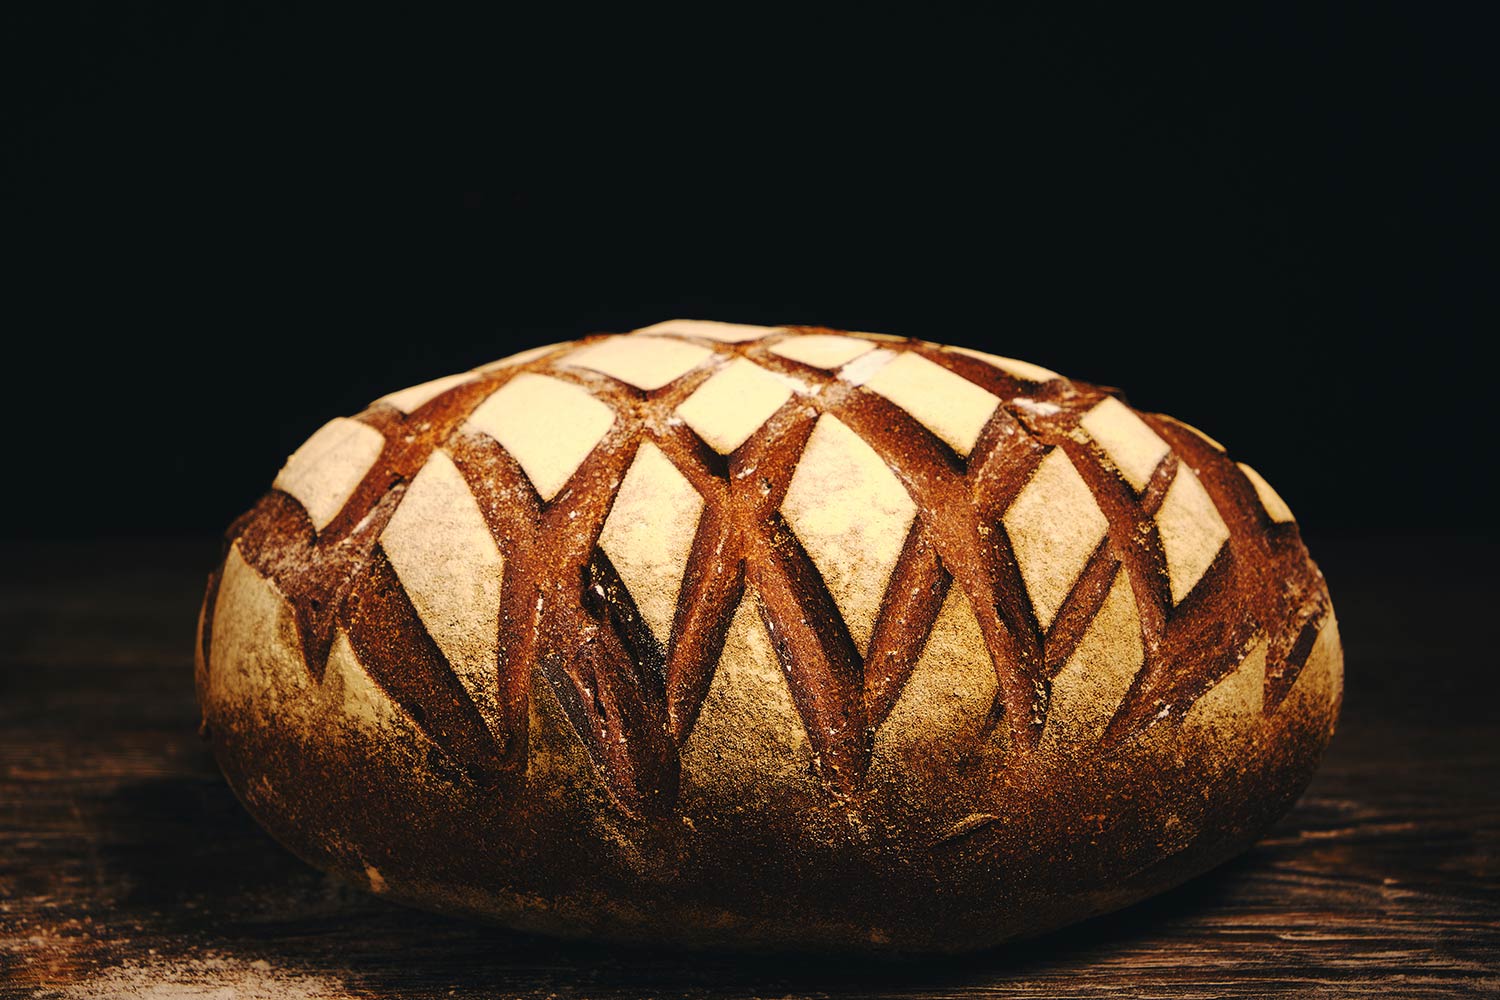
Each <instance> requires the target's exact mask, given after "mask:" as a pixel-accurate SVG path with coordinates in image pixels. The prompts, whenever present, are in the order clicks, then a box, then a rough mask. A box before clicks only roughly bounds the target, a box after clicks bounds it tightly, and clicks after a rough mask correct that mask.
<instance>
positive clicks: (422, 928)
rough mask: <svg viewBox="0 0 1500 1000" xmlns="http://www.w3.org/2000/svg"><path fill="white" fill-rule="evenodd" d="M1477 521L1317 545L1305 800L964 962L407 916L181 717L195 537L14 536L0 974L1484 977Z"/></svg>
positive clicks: (350, 987) (41, 981) (540, 987)
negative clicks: (1235, 842)
mask: <svg viewBox="0 0 1500 1000" xmlns="http://www.w3.org/2000/svg"><path fill="white" fill-rule="evenodd" d="M1496 549H1497V546H1496V545H1495V544H1493V543H1490V542H1480V541H1476V540H1446V541H1443V542H1433V541H1421V540H1402V539H1384V540H1380V541H1379V542H1364V541H1360V542H1354V541H1350V542H1345V543H1329V544H1326V545H1323V546H1318V547H1316V548H1315V551H1317V552H1318V553H1319V554H1320V555H1321V556H1322V558H1323V563H1324V567H1325V569H1326V571H1327V572H1328V575H1329V578H1330V582H1331V585H1332V587H1333V593H1334V598H1335V602H1336V603H1337V605H1338V608H1339V613H1340V620H1341V623H1342V626H1343V631H1344V635H1345V639H1346V642H1347V644H1348V650H1349V695H1348V698H1347V701H1346V708H1345V715H1344V720H1343V723H1342V726H1341V730H1340V732H1339V735H1338V737H1337V738H1336V740H1335V742H1334V745H1333V748H1332V750H1331V751H1330V754H1329V757H1328V760H1327V761H1326V762H1325V765H1324V767H1323V769H1322V770H1321V772H1320V773H1319V775H1318V777H1317V779H1316V780H1315V782H1314V784H1313V786H1312V788H1311V789H1310V790H1309V792H1308V794H1307V795H1306V796H1305V797H1304V798H1303V800H1302V801H1301V803H1299V805H1298V806H1297V807H1296V809H1295V810H1294V811H1293V812H1292V813H1291V815H1289V816H1288V817H1287V818H1286V819H1285V820H1284V821H1283V822H1282V823H1280V824H1279V825H1278V826H1277V828H1276V829H1275V830H1274V831H1273V833H1272V834H1271V835H1270V836H1269V837H1267V838H1266V839H1265V840H1263V841H1262V842H1261V843H1260V844H1258V845H1257V846H1256V847H1255V848H1254V849H1253V850H1251V851H1250V852H1249V853H1248V854H1246V855H1245V856H1244V857H1242V858H1240V859H1238V860H1236V861H1234V862H1232V863H1231V864H1229V865H1227V866H1225V867H1224V868H1221V869H1220V870H1218V871H1216V872H1213V873H1211V874H1209V875H1207V876H1205V877H1203V878H1200V879H1198V880H1196V881H1194V882H1192V883H1190V884H1189V885H1187V886H1184V887H1182V888H1180V889H1178V890H1176V891H1174V892H1171V893H1168V894H1167V895H1165V896H1162V897H1160V898H1159V899H1156V900H1153V901H1150V902H1148V903H1145V904H1142V905H1140V906H1136V907H1133V908H1131V909H1129V910H1127V911H1125V912H1123V913H1119V914H1115V915H1112V916H1110V917H1106V918H1103V919H1100V920H1095V921H1092V922H1090V923H1088V924H1085V925H1082V926H1080V927H1076V928H1073V929H1070V930H1066V931H1063V932H1060V933H1057V934H1054V935H1051V936H1050V937H1047V938H1045V939H1042V940H1040V941H1036V942H1030V943H1024V944H1020V945H1016V946H1013V947H1011V948H1007V949H1002V950H1001V951H998V952H995V953H991V954H986V955H979V956H972V957H967V958H962V959H944V960H941V961H923V962H905V963H871V962H857V963H851V962H847V961H837V960H815V959H797V960H774V961H773V960H769V959H751V960H745V959H736V958H732V957H726V956H720V955H706V956H705V955H697V956H683V955H679V954H673V953H670V952H641V951H625V950H616V949H605V948H598V947H593V946H589V945H584V944H578V943H566V942H556V941H548V940H542V939H537V938H531V937H525V936H521V935H515V934H510V933H507V932H505V931H502V930H498V929H496V928H493V927H489V926H485V925H480V924H474V923H468V922H464V921H458V920H452V919H449V918H445V917H439V916H434V915H430V914H425V913H419V912H415V911H411V910H406V909H402V908H400V907H397V906H394V905H391V904H388V903H385V902H382V901H381V900H378V899H376V898H374V897H371V896H369V895H367V894H365V893H363V892H361V891H359V890H356V889H352V888H348V887H344V886H341V885H339V884H337V883H334V882H332V881H330V880H329V879H327V878H325V877H323V876H322V875H320V874H318V873H316V872H314V871H312V870H311V869H309V868H307V867H306V866H305V865H303V864H301V863H300V862H298V861H296V860H295V859H294V858H292V857H291V856H290V855H288V854H287V853H286V852H285V851H284V850H282V849H281V848H280V847H278V846H277V845H276V844H275V843H273V842H272V841H271V840H270V839H269V838H268V837H266V836H265V835H264V834H263V833H261V832H260V830H259V829H258V828H257V827H256V826H255V824H254V823H253V822H252V821H251V820H250V819H249V817H248V815H246V813H245V812H244V811H243V810H242V809H241V808H240V806H239V805H238V803H237V802H236V801H235V800H234V798H233V796H232V795H231V794H230V792H229V790H228V788H227V787H226V786H225V784H224V782H223V781H222V780H221V779H220V778H219V776H218V774H217V771H216V770H215V768H214V764H213V761H212V759H211V758H210V757H209V755H208V753H207V751H206V749H205V748H204V747H203V746H202V745H201V744H200V743H199V741H198V740H197V738H196V735H195V732H194V727H195V724H196V713H195V707H194V704H193V696H192V680H191V667H190V654H191V640H192V623H193V616H194V613H195V605H196V602H197V600H198V597H199V587H200V586H201V577H202V574H203V571H204V570H205V569H206V567H207V566H208V564H209V562H210V561H211V560H212V558H213V552H214V547H213V545H212V544H210V543H199V542H173V543H165V542H129V543H126V542H121V543H111V544H92V543H90V544H83V543H52V544H44V543H35V542H28V543H9V544H7V545H6V547H5V548H4V550H0V557H3V558H4V560H5V565H6V567H7V570H8V572H7V574H6V581H7V582H6V583H4V584H3V585H0V635H3V636H4V637H5V638H4V641H3V644H0V996H3V997H33V996H42V997H49V996H59V997H71V996H94V995H117V996H127V997H128V996H141V997H179V996H193V995H204V993H203V992H200V993H194V992H192V991H193V990H199V991H209V990H212V989H222V990H228V991H229V993H227V994H225V995H242V996H268V997H286V998H293V997H342V996H359V997H385V996H397V995H399V996H414V997H490V996H524V997H530V996H537V997H545V996H558V997H605V998H609V997H621V998H623V997H639V996H684V997H699V996H702V997H707V996H716V997H722V996H729V997H756V996H776V997H781V996H826V995H847V996H885V997H969V996H985V997H1010V996H1035V995H1047V996H1065V997H1119V996H1134V997H1155V996H1173V997H1210V996H1212V997H1221V996H1282V995H1286V996H1320V995H1326V996H1365V995H1375V994H1384V993H1395V994H1398V995H1402V996H1430V997H1448V996H1479V995H1493V994H1495V993H1497V992H1500V960H1497V954H1500V871H1497V867H1500V866H1497V858H1500V849H1497V844H1500V801H1497V795H1496V792H1495V785H1496V784H1497V783H1496V781H1495V779H1494V774H1495V772H1496V770H1497V765H1500V739H1497V735H1500V734H1497V729H1496V726H1495V723H1494V722H1493V721H1492V720H1493V718H1494V716H1495V708H1494V704H1495V703H1494V701H1493V698H1494V694H1495V689H1496V677H1497V671H1496V669H1495V668H1496V656H1495V653H1494V651H1493V650H1492V649H1490V648H1488V646H1487V645H1486V644H1487V643H1488V642H1489V641H1490V633H1489V631H1488V628H1487V625H1488V622H1489V621H1490V618H1491V616H1492V615H1493V613H1494V612H1493V609H1494V608H1495V607H1496V606H1497V605H1496V597H1497V589H1500V588H1497V585H1496V583H1495V582H1494V581H1493V580H1492V579H1491V578H1490V577H1489V576H1488V575H1487V568H1488V567H1489V566H1492V565H1494V560H1495V557H1496V556H1497V555H1500V553H1497V551H1496Z"/></svg>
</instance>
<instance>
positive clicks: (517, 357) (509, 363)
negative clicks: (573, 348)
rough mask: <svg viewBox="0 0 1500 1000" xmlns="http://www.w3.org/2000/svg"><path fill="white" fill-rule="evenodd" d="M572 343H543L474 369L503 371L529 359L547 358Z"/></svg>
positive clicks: (478, 370) (477, 370)
mask: <svg viewBox="0 0 1500 1000" xmlns="http://www.w3.org/2000/svg"><path fill="white" fill-rule="evenodd" d="M570 344H572V341H565V342H563V343H561V344H543V345H542V346H541V347H532V348H529V349H527V350H524V351H521V352H519V353H516V354H512V355H510V356H509V357H505V358H501V359H500V360H499V361H491V362H489V363H488V364H483V365H480V366H479V367H478V368H475V369H474V370H475V371H476V372H497V371H502V370H504V369H506V368H514V367H515V366H516V365H524V364H526V363H527V362H528V361H536V360H537V359H538V358H545V357H546V356H547V355H549V354H551V353H552V352H553V351H560V350H562V349H563V348H564V347H568V346H569V345H570Z"/></svg>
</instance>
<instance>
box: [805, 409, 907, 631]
mask: <svg viewBox="0 0 1500 1000" xmlns="http://www.w3.org/2000/svg"><path fill="white" fill-rule="evenodd" d="M781 513H782V515H783V516H784V517H785V518H786V520H787V524H789V525H790V526H791V528H792V531H793V532H794V533H795V534H796V535H797V539H798V540H799V541H800V542H801V543H802V547H803V548H804V549H806V550H807V554H808V557H809V558H811V559H812V561H813V565H815V566H817V568H818V572H819V573H821V574H822V576H823V582H824V583H825V584H826V585H827V587H828V590H829V592H830V593H831V594H832V595H833V600H834V603H835V604H836V605H838V608H839V612H840V613H841V614H842V615H843V616H844V622H845V624H847V625H848V626H849V633H850V635H851V637H852V638H853V639H854V644H855V646H856V647H857V648H858V649H859V652H860V654H861V655H864V653H865V651H866V650H867V649H868V648H869V645H870V636H871V635H872V634H873V633H874V631H875V620H876V617H877V616H878V614H879V612H880V606H881V602H882V599H883V598H884V596H885V588H886V585H887V583H888V582H889V581H890V576H891V571H892V570H893V569H895V567H896V560H897V559H899V558H900V556H901V547H902V545H903V544H904V543H905V541H906V533H907V531H908V530H909V529H910V528H911V524H912V520H913V518H915V516H916V513H917V507H916V504H915V503H913V502H912V499H911V497H910V496H908V495H907V492H906V488H905V487H904V486H902V485H901V481H900V480H899V479H897V478H896V476H895V474H894V473H892V472H891V470H890V469H889V468H887V467H886V464H885V462H883V461H881V459H880V456H879V455H877V454H876V453H875V450H874V449H873V448H871V447H870V446H869V445H868V444H866V443H865V441H864V439H863V438H861V437H860V436H859V435H858V434H855V433H854V432H853V431H852V430H850V429H849V428H848V426H846V425H845V424H844V423H843V422H842V421H841V420H839V419H838V418H837V417H835V416H832V415H831V414H827V413H825V414H823V415H822V416H821V417H819V418H818V422H817V424H816V425H815V426H814V427H813V432H812V435H811V436H810V437H809V438H808V440H807V447H806V448H805V449H804V450H803V452H802V457H801V459H800V460H799V461H798V463H797V469H796V471H795V472H794V473H793V474H792V480H791V483H790V485H788V487H787V491H786V497H785V498H784V499H783V500H782V503H781Z"/></svg>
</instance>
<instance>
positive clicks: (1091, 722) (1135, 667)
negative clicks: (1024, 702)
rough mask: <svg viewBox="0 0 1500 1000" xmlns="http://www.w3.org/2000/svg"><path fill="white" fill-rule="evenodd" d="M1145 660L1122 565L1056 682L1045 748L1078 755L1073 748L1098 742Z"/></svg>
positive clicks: (1134, 608) (1112, 576) (1058, 674)
mask: <svg viewBox="0 0 1500 1000" xmlns="http://www.w3.org/2000/svg"><path fill="white" fill-rule="evenodd" d="M1145 662H1146V650H1145V646H1144V645H1143V644H1142V640H1141V619H1140V615H1139V614H1138V613H1137V611H1136V603H1135V596H1134V595H1133V594H1132V593H1131V589H1130V579H1129V577H1128V575H1127V574H1126V573H1125V571H1124V570H1123V569H1120V568H1118V567H1117V568H1115V569H1114V571H1113V572H1112V574H1111V579H1110V584H1109V590H1108V592H1107V594H1106V596H1105V598H1104V601H1103V602H1102V604H1101V605H1100V607H1099V610H1098V613H1097V614H1095V615H1094V616H1093V617H1092V619H1091V620H1090V622H1089V624H1088V628H1087V631H1085V632H1084V634H1083V637H1082V639H1081V641H1080V642H1079V643H1078V645H1077V646H1076V647H1075V648H1074V650H1073V652H1072V655H1071V656H1069V657H1068V660H1067V662H1066V663H1065V664H1064V665H1063V667H1062V669H1061V670H1059V671H1058V673H1057V675H1056V676H1055V677H1054V678H1053V679H1052V688H1051V700H1050V702H1049V706H1048V711H1047V724H1046V728H1045V730H1044V731H1043V734H1042V745H1043V747H1044V748H1046V749H1049V750H1052V751H1054V752H1057V751H1065V752H1077V751H1076V750H1070V749H1069V748H1078V749H1082V748H1086V747H1092V746H1094V745H1095V744H1097V743H1098V742H1099V740H1100V739H1102V738H1103V736H1104V731H1105V729H1106V727H1107V726H1108V725H1109V721H1110V719H1112V718H1114V715H1115V712H1116V711H1117V710H1118V709H1119V707H1120V704H1121V702H1123V701H1124V699H1125V694H1126V692H1127V691H1129V690H1130V686H1131V684H1132V683H1133V682H1134V680H1135V676H1136V674H1137V673H1138V672H1139V671H1140V669H1141V667H1142V666H1143V665H1144V664H1145Z"/></svg>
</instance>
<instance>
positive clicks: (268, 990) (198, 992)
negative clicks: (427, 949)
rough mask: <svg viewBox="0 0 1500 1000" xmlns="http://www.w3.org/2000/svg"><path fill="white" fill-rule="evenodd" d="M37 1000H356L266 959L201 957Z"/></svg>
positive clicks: (325, 981)
mask: <svg viewBox="0 0 1500 1000" xmlns="http://www.w3.org/2000/svg"><path fill="white" fill-rule="evenodd" d="M34 996H35V997H36V998H37V1000H74V998H78V1000H83V998H85V997H119V998H121V1000H347V998H351V997H354V996H356V994H354V993H351V992H350V991H349V990H348V989H346V988H345V986H344V984H343V982H341V981H340V980H338V979H335V978H333V977H331V976H308V975H300V974H297V973H293V972H286V971H283V970H281V969H277V968H274V967H273V966H272V965H271V963H269V962H266V961H264V960H261V961H255V962H245V961H241V960H240V959H234V958H218V957H209V958H196V959H184V960H179V961H161V962H150V963H145V962H128V963H126V964H124V965H120V966H116V967H115V968H112V969H105V970H103V971H102V972H100V973H99V974H98V975H96V976H94V977H92V978H91V979H89V980H88V981H87V982H85V983H80V984H78V985H76V986H69V987H66V988H64V989H60V990H50V989H43V990H39V991H37V992H36V994H34Z"/></svg>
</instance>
